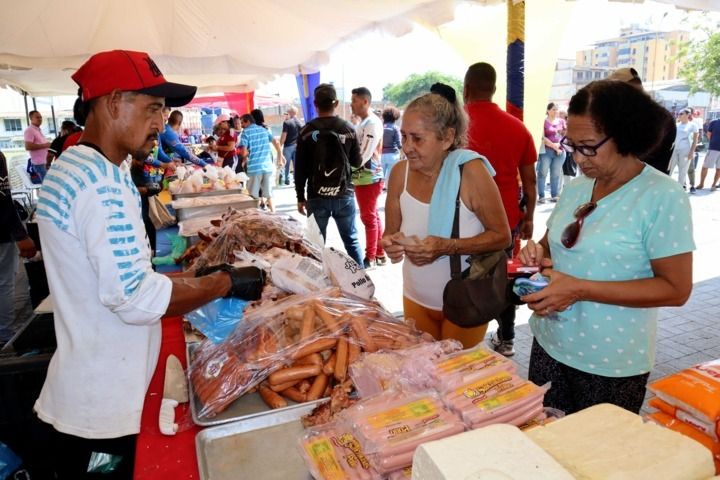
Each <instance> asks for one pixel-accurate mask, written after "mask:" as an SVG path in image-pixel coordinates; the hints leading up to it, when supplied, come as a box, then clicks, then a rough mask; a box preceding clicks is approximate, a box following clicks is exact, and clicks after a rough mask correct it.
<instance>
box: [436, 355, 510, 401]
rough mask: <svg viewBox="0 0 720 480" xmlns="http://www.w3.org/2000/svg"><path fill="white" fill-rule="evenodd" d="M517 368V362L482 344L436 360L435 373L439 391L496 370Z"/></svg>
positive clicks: (460, 384)
mask: <svg viewBox="0 0 720 480" xmlns="http://www.w3.org/2000/svg"><path fill="white" fill-rule="evenodd" d="M515 370H516V368H515V364H514V363H513V362H512V361H511V360H508V359H507V358H505V357H504V356H502V355H500V354H498V353H495V352H491V351H490V350H487V349H485V348H483V347H481V346H477V347H474V348H469V349H467V350H462V351H459V352H453V353H449V354H448V355H445V356H443V357H440V358H438V359H437V360H436V361H435V362H434V375H435V377H436V378H437V379H438V385H437V390H439V391H445V390H448V389H451V388H457V387H460V386H462V385H465V384H467V383H468V382H470V381H472V380H475V379H477V378H482V377H485V376H488V375H491V374H493V373H495V372H499V371H508V372H514V371H515Z"/></svg>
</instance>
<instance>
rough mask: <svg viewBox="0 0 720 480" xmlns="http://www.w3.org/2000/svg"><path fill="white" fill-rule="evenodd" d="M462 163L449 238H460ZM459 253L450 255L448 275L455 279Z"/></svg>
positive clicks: (460, 272)
mask: <svg viewBox="0 0 720 480" xmlns="http://www.w3.org/2000/svg"><path fill="white" fill-rule="evenodd" d="M462 172H463V165H460V186H459V187H458V193H457V198H455V218H454V219H453V227H452V234H451V235H450V238H460V190H461V187H462ZM461 275H462V271H461V269H460V255H450V276H451V277H452V278H453V279H454V280H457V279H459V278H461Z"/></svg>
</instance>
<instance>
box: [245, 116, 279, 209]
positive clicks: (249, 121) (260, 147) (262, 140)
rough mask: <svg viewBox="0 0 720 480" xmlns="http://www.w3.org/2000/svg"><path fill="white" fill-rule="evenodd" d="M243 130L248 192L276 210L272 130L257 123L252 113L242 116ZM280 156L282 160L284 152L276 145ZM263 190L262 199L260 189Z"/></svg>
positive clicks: (269, 207)
mask: <svg viewBox="0 0 720 480" xmlns="http://www.w3.org/2000/svg"><path fill="white" fill-rule="evenodd" d="M240 124H241V125H242V128H243V131H242V134H241V135H240V142H239V143H240V152H241V153H240V155H241V157H242V164H243V167H244V168H245V170H246V172H247V175H248V177H250V178H249V180H248V192H249V193H250V195H251V196H252V197H253V198H255V199H257V200H259V201H262V200H264V201H265V203H266V204H267V206H268V209H269V210H270V211H271V212H274V211H275V207H274V206H273V203H272V198H271V196H272V190H271V189H272V183H273V181H272V180H273V162H272V156H271V155H270V144H271V143H272V141H273V136H272V133H270V130H267V129H266V128H263V127H261V126H260V125H257V124H256V123H255V120H254V119H253V117H252V115H250V114H245V115H243V116H242V117H240ZM276 149H277V150H278V151H277V154H278V158H280V159H281V161H282V152H281V151H280V149H279V148H277V147H276ZM261 190H262V195H263V197H262V199H261V198H260V191H261Z"/></svg>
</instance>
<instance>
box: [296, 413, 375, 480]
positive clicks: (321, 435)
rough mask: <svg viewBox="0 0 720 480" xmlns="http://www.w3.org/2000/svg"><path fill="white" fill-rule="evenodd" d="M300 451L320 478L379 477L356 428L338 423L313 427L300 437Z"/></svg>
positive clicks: (366, 479) (361, 479)
mask: <svg viewBox="0 0 720 480" xmlns="http://www.w3.org/2000/svg"><path fill="white" fill-rule="evenodd" d="M299 446H300V454H301V456H302V457H303V460H305V465H306V466H307V467H308V470H309V471H310V474H311V475H312V476H313V478H315V479H316V480H379V479H382V478H383V476H382V475H380V474H379V473H378V472H377V470H375V469H374V468H373V467H372V466H371V465H370V461H369V460H368V458H367V457H366V456H365V453H364V452H363V449H362V446H361V445H360V442H359V441H358V439H357V438H355V435H354V434H353V432H352V430H351V429H349V428H347V427H346V426H343V425H339V424H336V423H332V424H328V425H326V426H324V427H323V428H321V429H317V430H310V431H308V432H307V433H306V434H305V435H303V437H302V438H301V439H300V442H299Z"/></svg>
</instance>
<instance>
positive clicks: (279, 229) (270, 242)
mask: <svg viewBox="0 0 720 480" xmlns="http://www.w3.org/2000/svg"><path fill="white" fill-rule="evenodd" d="M303 235H304V230H303V228H302V225H301V224H300V222H299V221H298V220H295V219H294V218H292V217H290V216H286V215H281V214H274V213H269V212H264V211H262V210H257V209H250V208H248V209H243V210H234V209H228V211H227V212H226V213H224V214H223V215H222V217H221V219H220V220H214V221H213V222H212V226H209V227H208V228H206V229H202V230H200V231H198V236H199V237H200V240H201V242H202V243H205V244H206V247H205V248H204V249H202V250H201V253H200V255H199V256H198V257H197V258H195V260H194V263H193V265H192V268H194V269H197V268H201V267H204V266H212V265H216V264H219V263H228V264H233V263H235V255H234V252H235V251H236V250H241V249H243V248H244V249H246V250H247V251H249V252H252V253H255V252H264V251H268V250H270V249H272V248H275V247H278V248H282V249H285V250H289V251H290V252H293V253H298V254H300V255H303V256H306V257H312V258H315V259H316V260H320V259H321V253H320V251H319V249H317V248H316V247H315V246H314V245H312V244H311V243H310V242H308V241H307V240H305V239H304V237H303Z"/></svg>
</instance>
